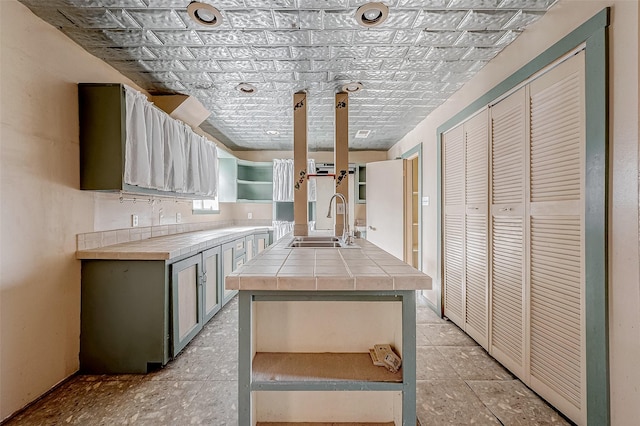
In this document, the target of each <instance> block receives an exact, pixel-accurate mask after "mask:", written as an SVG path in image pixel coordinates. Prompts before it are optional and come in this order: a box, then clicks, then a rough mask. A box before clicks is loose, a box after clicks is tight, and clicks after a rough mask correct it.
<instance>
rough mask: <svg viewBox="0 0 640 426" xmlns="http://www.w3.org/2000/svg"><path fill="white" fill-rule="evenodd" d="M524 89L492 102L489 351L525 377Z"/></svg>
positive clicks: (517, 373) (519, 375)
mask: <svg viewBox="0 0 640 426" xmlns="http://www.w3.org/2000/svg"><path fill="white" fill-rule="evenodd" d="M525 106H526V95H525V89H521V90H519V91H517V92H515V93H514V94H512V95H510V96H509V97H507V98H506V99H504V100H502V101H500V102H499V103H498V104H496V105H495V106H493V107H491V108H490V116H491V122H490V123H491V136H490V141H491V263H490V268H491V316H490V323H491V339H490V347H489V352H490V353H491V355H493V356H494V357H495V358H496V359H497V360H498V361H500V362H501V363H503V364H504V365H505V366H506V367H507V368H509V369H510V370H511V371H512V372H513V373H514V374H516V375H517V376H518V377H520V378H521V379H523V380H525V381H526V365H525V362H526V347H525V343H526V339H525V337H526V331H525V280H524V274H525V254H526V250H525V220H524V211H525V199H526V193H525V188H526V186H525V179H526V174H525V172H524V171H525V170H526V167H525V158H526V155H525V152H526V140H527V134H528V132H527V127H526V108H525Z"/></svg>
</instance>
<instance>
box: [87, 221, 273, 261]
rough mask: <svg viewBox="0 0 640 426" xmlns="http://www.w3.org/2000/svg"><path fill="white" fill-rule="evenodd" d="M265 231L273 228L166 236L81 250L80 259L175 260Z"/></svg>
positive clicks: (246, 227) (243, 228) (221, 229)
mask: <svg viewBox="0 0 640 426" xmlns="http://www.w3.org/2000/svg"><path fill="white" fill-rule="evenodd" d="M262 231H264V232H268V231H269V227H266V226H258V227H255V226H240V227H231V228H218V229H211V230H206V231H196V232H186V233H181V234H173V235H166V236H161V237H153V238H148V239H145V240H140V241H131V242H127V243H121V244H113V245H110V246H105V247H101V248H96V249H91V250H78V251H76V259H82V260H86V259H102V260H106V259H108V260H171V259H175V258H178V257H180V256H184V255H188V254H190V253H197V252H199V251H202V250H205V249H207V248H210V247H215V246H218V245H221V244H224V243H226V242H228V241H232V240H234V239H237V238H242V237H244V236H247V235H251V234H254V233H256V232H262Z"/></svg>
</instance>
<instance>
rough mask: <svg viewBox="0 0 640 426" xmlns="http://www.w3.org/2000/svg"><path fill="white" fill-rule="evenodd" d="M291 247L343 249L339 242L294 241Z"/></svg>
mask: <svg viewBox="0 0 640 426" xmlns="http://www.w3.org/2000/svg"><path fill="white" fill-rule="evenodd" d="M289 247H291V248H295V247H307V248H323V247H325V248H333V247H342V243H340V242H339V241H292V242H291V244H289Z"/></svg>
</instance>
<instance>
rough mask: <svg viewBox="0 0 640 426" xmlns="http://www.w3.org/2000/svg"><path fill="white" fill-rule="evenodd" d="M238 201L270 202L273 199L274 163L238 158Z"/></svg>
mask: <svg viewBox="0 0 640 426" xmlns="http://www.w3.org/2000/svg"><path fill="white" fill-rule="evenodd" d="M237 173H238V174H237V181H236V183H237V191H238V201H242V202H264V203H270V202H271V200H272V199H273V163H271V162H262V163H256V162H251V161H243V160H238V171H237Z"/></svg>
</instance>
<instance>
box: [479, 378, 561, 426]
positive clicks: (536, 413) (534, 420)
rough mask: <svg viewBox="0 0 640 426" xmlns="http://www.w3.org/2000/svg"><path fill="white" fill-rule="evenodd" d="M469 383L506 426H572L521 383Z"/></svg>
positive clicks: (516, 381) (515, 381)
mask: <svg viewBox="0 0 640 426" xmlns="http://www.w3.org/2000/svg"><path fill="white" fill-rule="evenodd" d="M467 384H468V385H469V387H470V388H471V389H473V392H475V394H476V395H477V396H478V398H479V399H480V400H481V401H482V402H483V403H484V405H486V406H487V407H488V408H489V409H490V410H491V411H492V412H493V413H494V414H495V415H496V417H498V419H500V421H501V422H502V424H504V425H523V426H524V425H569V424H570V423H569V422H567V421H566V420H565V419H564V418H563V417H562V416H561V415H560V414H558V413H557V412H556V411H555V410H554V409H553V408H551V407H549V405H547V404H546V403H545V402H544V401H543V400H542V399H540V397H538V396H537V395H536V394H535V393H534V392H533V391H531V390H530V389H529V388H527V387H526V386H525V385H523V384H522V383H521V382H520V381H519V380H508V381H496V380H491V381H467Z"/></svg>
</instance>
